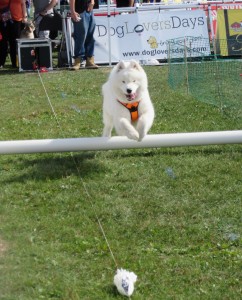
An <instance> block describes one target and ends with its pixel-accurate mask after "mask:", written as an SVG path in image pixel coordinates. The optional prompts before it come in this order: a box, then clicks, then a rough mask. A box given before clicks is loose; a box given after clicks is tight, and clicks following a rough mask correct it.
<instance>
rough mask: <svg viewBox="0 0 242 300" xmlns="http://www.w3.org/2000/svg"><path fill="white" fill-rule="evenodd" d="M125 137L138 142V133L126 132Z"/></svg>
mask: <svg viewBox="0 0 242 300" xmlns="http://www.w3.org/2000/svg"><path fill="white" fill-rule="evenodd" d="M127 137H128V138H129V139H131V140H135V141H138V140H139V133H138V132H137V131H132V132H128V133H127Z"/></svg>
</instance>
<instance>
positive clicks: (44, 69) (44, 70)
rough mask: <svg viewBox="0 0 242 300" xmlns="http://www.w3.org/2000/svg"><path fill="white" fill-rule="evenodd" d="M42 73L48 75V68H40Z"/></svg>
mask: <svg viewBox="0 0 242 300" xmlns="http://www.w3.org/2000/svg"><path fill="white" fill-rule="evenodd" d="M39 70H40V73H46V72H48V70H47V68H46V67H40V69H39Z"/></svg>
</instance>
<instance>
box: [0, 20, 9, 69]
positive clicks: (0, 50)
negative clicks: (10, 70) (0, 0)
mask: <svg viewBox="0 0 242 300" xmlns="http://www.w3.org/2000/svg"><path fill="white" fill-rule="evenodd" d="M0 32H1V37H2V38H1V40H0V67H4V65H5V62H6V57H7V53H8V27H7V26H5V25H4V24H3V22H0Z"/></svg>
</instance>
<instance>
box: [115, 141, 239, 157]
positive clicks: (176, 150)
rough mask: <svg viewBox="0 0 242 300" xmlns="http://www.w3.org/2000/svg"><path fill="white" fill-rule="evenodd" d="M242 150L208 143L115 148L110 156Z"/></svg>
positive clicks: (189, 153)
mask: <svg viewBox="0 0 242 300" xmlns="http://www.w3.org/2000/svg"><path fill="white" fill-rule="evenodd" d="M232 152H239V153H241V152H242V149H241V145H239V144H238V145H210V146H186V147H170V148H168V147H167V148H165V147H164V148H154V149H131V150H130V149H126V150H117V151H116V150H115V151H113V152H112V154H111V157H113V158H116V157H121V158H127V157H130V158H131V157H137V158H138V157H144V158H145V157H156V156H160V155H162V156H174V157H176V156H184V155H188V156H190V155H199V156H201V155H204V156H210V155H211V156H214V155H221V154H224V153H232Z"/></svg>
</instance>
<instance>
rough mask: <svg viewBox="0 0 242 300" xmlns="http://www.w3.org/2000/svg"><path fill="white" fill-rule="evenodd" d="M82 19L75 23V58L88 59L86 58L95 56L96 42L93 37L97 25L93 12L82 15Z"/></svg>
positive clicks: (85, 12)
mask: <svg viewBox="0 0 242 300" xmlns="http://www.w3.org/2000/svg"><path fill="white" fill-rule="evenodd" d="M80 18H81V20H80V21H79V22H73V26H74V32H73V38H74V41H75V46H74V58H77V57H80V58H82V59H86V57H92V56H93V55H94V44H95V40H94V37H93V35H94V31H95V26H96V23H95V19H94V15H93V12H87V11H84V12H83V13H81V14H80Z"/></svg>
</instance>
